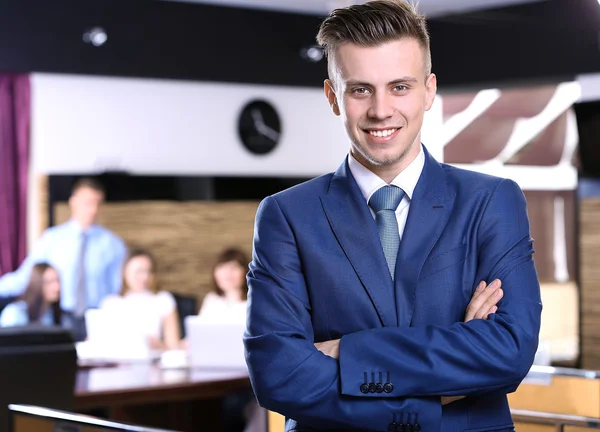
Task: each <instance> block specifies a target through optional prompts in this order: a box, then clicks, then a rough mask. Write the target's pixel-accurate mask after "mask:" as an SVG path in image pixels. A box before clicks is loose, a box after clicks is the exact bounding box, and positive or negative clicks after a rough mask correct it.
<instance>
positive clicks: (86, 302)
mask: <svg viewBox="0 0 600 432" xmlns="http://www.w3.org/2000/svg"><path fill="white" fill-rule="evenodd" d="M103 201H104V189H103V188H102V185H100V183H98V182H97V181H95V180H93V179H89V178H84V179H81V180H79V181H78V182H77V183H76V184H75V186H74V187H73V191H72V193H71V198H70V199H69V207H70V210H71V219H70V220H69V221H68V222H65V223H63V224H61V225H57V226H54V227H51V228H48V229H47V230H46V231H44V233H43V234H42V236H41V238H40V239H39V240H38V241H37V242H36V244H35V245H34V247H33V249H32V250H31V252H30V254H29V255H28V256H27V258H26V259H25V260H24V261H23V263H22V264H21V266H20V267H19V268H18V269H17V270H15V271H14V272H12V273H7V274H5V275H4V276H2V277H0V296H17V295H20V294H22V293H23V291H24V290H25V287H26V286H27V282H28V280H29V276H30V273H31V269H32V267H33V266H34V265H35V264H36V263H39V262H47V263H49V264H50V265H52V266H53V267H54V268H55V269H57V270H58V272H59V275H60V283H61V302H60V303H61V308H62V309H63V311H65V312H66V313H67V314H69V315H71V316H72V317H73V319H74V323H75V324H74V325H75V327H80V326H82V325H83V326H84V324H83V316H84V313H85V310H86V309H88V308H95V307H98V305H99V304H100V302H101V301H102V299H103V298H104V297H106V296H107V295H109V294H115V293H118V292H119V291H120V289H121V265H122V263H123V260H124V258H125V255H126V253H127V250H126V247H125V243H124V242H123V240H122V239H121V238H120V237H118V236H117V235H116V234H114V233H113V232H111V231H109V230H108V229H106V228H104V227H101V226H99V225H97V224H96V223H95V221H96V216H97V215H98V211H99V209H100V206H101V204H102V202H103ZM83 330H84V329H83ZM81 331H82V329H79V330H77V331H76V336H77V335H78V337H77V338H78V339H81V338H82V337H84V336H83V335H82V334H81Z"/></svg>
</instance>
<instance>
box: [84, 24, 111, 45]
mask: <svg viewBox="0 0 600 432" xmlns="http://www.w3.org/2000/svg"><path fill="white" fill-rule="evenodd" d="M107 40H108V35H107V34H106V31H105V30H104V29H103V28H102V27H94V28H92V29H90V30H88V31H86V32H85V33H84V34H83V41H84V42H85V43H91V44H92V45H94V46H97V47H99V46H102V45H104V44H105V43H106V41H107Z"/></svg>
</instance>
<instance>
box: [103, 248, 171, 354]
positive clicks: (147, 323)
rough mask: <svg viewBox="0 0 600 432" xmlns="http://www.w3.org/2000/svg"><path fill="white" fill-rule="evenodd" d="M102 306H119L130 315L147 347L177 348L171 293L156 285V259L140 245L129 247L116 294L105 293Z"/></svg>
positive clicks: (158, 348) (104, 307) (159, 348)
mask: <svg viewBox="0 0 600 432" xmlns="http://www.w3.org/2000/svg"><path fill="white" fill-rule="evenodd" d="M100 307H101V308H102V309H108V308H120V310H121V311H123V310H126V311H127V313H128V314H130V315H131V320H132V325H136V327H138V328H140V329H142V330H141V331H143V332H144V333H145V335H146V337H147V338H148V342H149V345H150V348H152V349H157V350H170V349H177V348H179V342H180V334H179V317H178V314H177V307H176V303H175V299H174V298H173V295H172V294H171V293H169V292H167V291H160V290H159V289H158V284H157V277H156V260H155V259H154V257H153V256H152V254H151V253H150V252H148V251H147V250H144V249H136V250H132V251H131V253H130V254H129V256H128V258H127V260H126V261H125V264H124V267H123V284H122V287H121V294H120V295H113V296H110V297H107V298H106V299H105V300H104V301H103V302H102V304H101V306H100Z"/></svg>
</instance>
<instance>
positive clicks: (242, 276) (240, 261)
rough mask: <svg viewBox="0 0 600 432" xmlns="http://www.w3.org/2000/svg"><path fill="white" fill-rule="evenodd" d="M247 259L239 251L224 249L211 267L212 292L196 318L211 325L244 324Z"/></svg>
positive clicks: (206, 297)
mask: <svg viewBox="0 0 600 432" xmlns="http://www.w3.org/2000/svg"><path fill="white" fill-rule="evenodd" d="M249 262H250V261H249V260H248V257H247V256H246V254H245V253H244V252H242V251H241V250H239V249H235V248H232V249H227V250H225V251H223V252H222V253H221V254H220V255H219V257H218V258H217V260H216V262H215V265H214V267H213V272H212V276H213V290H212V291H211V292H209V293H208V294H207V295H206V296H205V297H204V301H203V302H202V307H201V308H200V312H199V315H200V316H201V317H203V318H205V319H206V320H207V321H211V322H213V321H214V322H234V323H245V322H246V303H247V299H248V285H247V284H246V273H247V272H248V264H249Z"/></svg>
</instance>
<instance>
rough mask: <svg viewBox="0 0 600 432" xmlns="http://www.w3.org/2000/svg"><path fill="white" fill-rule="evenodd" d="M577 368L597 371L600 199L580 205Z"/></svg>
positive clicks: (599, 344)
mask: <svg viewBox="0 0 600 432" xmlns="http://www.w3.org/2000/svg"><path fill="white" fill-rule="evenodd" d="M579 218H580V240H579V242H580V243H579V244H580V246H579V247H580V263H581V270H580V271H581V275H580V277H581V281H580V284H581V308H582V309H581V339H582V347H581V355H582V357H581V363H582V364H581V366H582V367H583V368H585V369H600V198H597V197H596V198H588V199H582V200H581V202H580V214H579Z"/></svg>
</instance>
